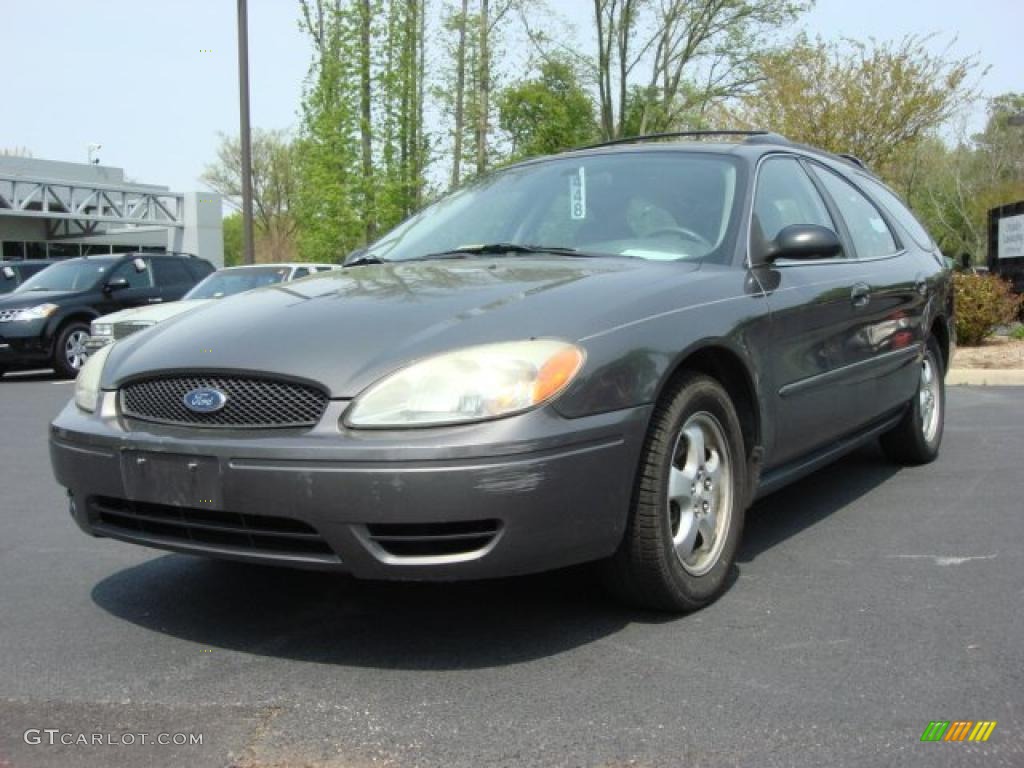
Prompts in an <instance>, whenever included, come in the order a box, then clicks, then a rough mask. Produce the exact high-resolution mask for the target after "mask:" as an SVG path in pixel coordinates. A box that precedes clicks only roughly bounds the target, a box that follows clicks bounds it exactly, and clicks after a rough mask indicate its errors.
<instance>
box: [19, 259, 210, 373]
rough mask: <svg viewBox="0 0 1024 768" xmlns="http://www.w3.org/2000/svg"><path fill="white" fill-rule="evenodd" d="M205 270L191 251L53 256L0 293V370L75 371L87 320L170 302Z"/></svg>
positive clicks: (81, 361)
mask: <svg viewBox="0 0 1024 768" xmlns="http://www.w3.org/2000/svg"><path fill="white" fill-rule="evenodd" d="M212 271H213V265H212V264H210V263H209V262H208V261H206V260H204V259H198V258H196V257H194V256H188V255H175V254H156V253H125V254H115V255H109V256H84V257H81V258H76V259H66V260H64V261H59V262H56V263H54V264H52V265H50V266H49V267H47V268H46V269H44V270H42V271H41V272H37V273H36V274H35V275H33V276H32V277H30V278H28V280H26V281H25V282H23V283H22V284H21V285H19V286H18V288H17V289H16V290H15V291H13V292H12V293H9V294H7V295H6V296H3V297H0V375H2V374H3V373H5V372H6V371H9V370H12V369H24V368H44V367H51V368H53V369H54V370H55V371H56V372H57V374H58V375H60V376H65V377H73V376H75V375H76V374H77V373H78V371H79V369H80V368H81V367H82V365H83V364H84V363H85V359H86V356H87V355H86V350H85V339H86V337H87V336H88V335H89V322H90V321H91V320H92V319H93V318H96V317H99V316H100V315H105V314H109V313H110V312H113V311H114V310H116V309H121V308H124V307H137V306H141V305H145V304H156V303H159V302H163V301H175V300H176V299H180V298H181V297H182V295H183V294H184V293H185V292H186V291H187V290H188V289H189V288H191V287H192V286H193V285H195V284H196V283H197V282H198V281H199V280H201V279H202V278H204V277H206V276H207V275H208V274H210V272H212Z"/></svg>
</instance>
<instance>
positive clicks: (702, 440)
mask: <svg viewBox="0 0 1024 768" xmlns="http://www.w3.org/2000/svg"><path fill="white" fill-rule="evenodd" d="M732 505H733V498H732V460H731V456H730V455H729V447H728V444H727V443H726V440H725V433H724V430H723V429H722V427H721V425H720V424H719V423H718V420H717V419H715V417H714V416H712V415H711V414H710V413H707V412H705V411H701V412H698V413H695V414H693V415H692V416H690V418H689V419H687V420H686V423H685V424H683V428H682V429H681V430H680V432H679V436H678V438H677V439H676V444H675V449H674V451H673V454H672V468H671V470H670V473H669V481H668V515H669V526H670V530H671V533H672V546H673V548H674V549H675V554H676V557H677V558H678V559H679V563H680V565H682V567H683V569H684V570H685V571H686V572H687V573H689V574H691V575H693V576H702V575H703V574H705V573H707V572H708V571H710V570H711V569H712V568H713V567H714V565H715V563H717V562H718V558H719V556H720V555H721V553H722V547H723V546H724V545H725V539H726V533H727V532H728V530H729V522H730V518H731V516H732Z"/></svg>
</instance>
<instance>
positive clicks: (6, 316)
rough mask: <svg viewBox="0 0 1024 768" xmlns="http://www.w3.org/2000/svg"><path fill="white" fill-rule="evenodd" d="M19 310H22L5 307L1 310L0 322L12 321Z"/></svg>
mask: <svg viewBox="0 0 1024 768" xmlns="http://www.w3.org/2000/svg"><path fill="white" fill-rule="evenodd" d="M19 312H21V310H20V309H5V310H2V311H0V323H7V322H10V321H11V320H13V319H14V316H15V315H16V314H18V313H19Z"/></svg>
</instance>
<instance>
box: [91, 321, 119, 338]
mask: <svg viewBox="0 0 1024 768" xmlns="http://www.w3.org/2000/svg"><path fill="white" fill-rule="evenodd" d="M89 335H90V336H113V335H114V326H112V325H111V324H110V323H93V324H92V325H90V326H89Z"/></svg>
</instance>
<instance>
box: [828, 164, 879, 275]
mask: <svg viewBox="0 0 1024 768" xmlns="http://www.w3.org/2000/svg"><path fill="white" fill-rule="evenodd" d="M813 167H814V174H815V176H817V177H818V178H819V179H820V180H821V183H822V184H823V185H824V187H825V189H826V190H827V191H828V193H829V195H831V196H832V199H833V200H835V203H836V207H837V208H838V209H839V214H840V215H841V216H842V217H843V220H844V221H845V222H846V228H847V229H848V230H849V231H850V237H851V239H852V240H853V247H854V248H856V249H857V256H859V257H860V258H862V259H870V258H873V257H876V256H888V255H890V254H893V253H896V251H897V250H899V248H898V247H897V245H896V238H894V237H893V236H892V232H890V231H889V225H888V224H886V223H885V219H883V218H882V214H881V213H879V211H878V209H877V208H876V207H875V204H874V203H872V202H871V201H870V200H868V198H867V197H865V196H864V193H862V192H861V191H860V190H859V189H857V188H856V187H855V186H853V184H851V183H850V182H848V181H846V180H845V179H841V178H840V177H839V176H838V175H836V174H834V173H832V172H831V171H826V170H825V169H824V168H820V167H819V166H817V165H815V166H813Z"/></svg>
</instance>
